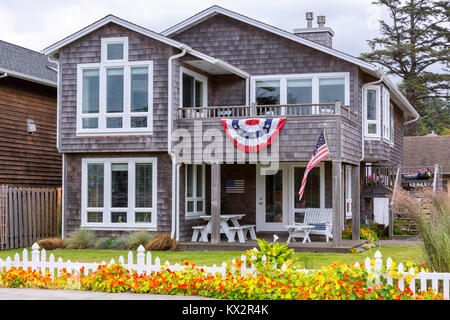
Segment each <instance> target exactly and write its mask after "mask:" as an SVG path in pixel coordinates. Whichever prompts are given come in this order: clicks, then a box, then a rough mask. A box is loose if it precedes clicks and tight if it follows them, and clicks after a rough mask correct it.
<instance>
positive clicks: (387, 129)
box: [382, 87, 394, 144]
mask: <svg viewBox="0 0 450 320" xmlns="http://www.w3.org/2000/svg"><path fill="white" fill-rule="evenodd" d="M382 95H383V99H382V103H383V140H384V141H386V142H388V143H389V144H393V141H392V139H391V130H394V127H393V125H392V119H391V117H392V114H391V112H392V110H391V107H392V104H391V99H390V93H389V91H388V90H387V89H386V88H385V87H383V93H382Z"/></svg>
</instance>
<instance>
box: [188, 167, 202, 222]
mask: <svg viewBox="0 0 450 320" xmlns="http://www.w3.org/2000/svg"><path fill="white" fill-rule="evenodd" d="M185 211H186V217H189V216H191V217H192V216H198V215H202V214H204V213H205V165H204V164H188V165H186V210H185Z"/></svg>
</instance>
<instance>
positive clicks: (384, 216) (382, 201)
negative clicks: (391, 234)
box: [373, 198, 389, 226]
mask: <svg viewBox="0 0 450 320" xmlns="http://www.w3.org/2000/svg"><path fill="white" fill-rule="evenodd" d="M373 217H374V220H375V223H378V224H382V225H384V226H388V225H389V198H373Z"/></svg>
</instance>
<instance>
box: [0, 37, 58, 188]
mask: <svg viewBox="0 0 450 320" xmlns="http://www.w3.org/2000/svg"><path fill="white" fill-rule="evenodd" d="M55 67H56V64H55V63H51V62H49V61H48V58H47V57H46V56H45V55H43V54H41V53H38V52H35V51H32V50H29V49H25V48H22V47H19V46H16V45H14V44H11V43H8V42H4V41H0V113H1V116H0V185H2V184H6V185H10V186H29V187H38V186H46V187H51V186H61V178H62V169H61V164H62V162H61V155H60V154H59V153H58V150H57V148H56V131H57V130H56V119H57V115H56V112H57V110H56V109H57V108H56V106H57V102H56V100H57V96H56V78H57V72H56V69H55Z"/></svg>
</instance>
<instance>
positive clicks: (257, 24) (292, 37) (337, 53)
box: [161, 5, 419, 118]
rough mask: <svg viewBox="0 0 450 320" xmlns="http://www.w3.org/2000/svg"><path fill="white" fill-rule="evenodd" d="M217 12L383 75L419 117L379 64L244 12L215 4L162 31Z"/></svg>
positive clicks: (402, 104)
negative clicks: (245, 14)
mask: <svg viewBox="0 0 450 320" xmlns="http://www.w3.org/2000/svg"><path fill="white" fill-rule="evenodd" d="M217 14H223V15H225V16H228V17H230V18H233V19H236V20H239V21H241V22H244V23H247V24H249V25H252V26H254V27H257V28H260V29H263V30H266V31H269V32H272V33H274V34H276V35H279V36H281V37H284V38H286V39H289V40H292V41H294V42H297V43H300V44H302V45H305V46H308V47H311V48H314V49H317V50H319V51H322V52H324V53H327V54H330V55H332V56H335V57H337V58H340V59H342V60H346V61H348V62H350V63H353V64H355V65H357V66H359V67H361V69H362V70H363V71H364V72H367V73H369V74H371V75H373V76H375V77H378V78H381V77H383V82H384V83H385V84H386V85H387V86H388V87H389V89H390V90H391V91H392V92H393V95H394V97H395V98H396V99H397V101H398V103H399V106H400V108H402V109H403V110H404V111H406V112H407V113H409V114H410V115H411V116H412V117H414V118H418V117H419V114H418V113H417V111H416V110H415V109H414V107H413V106H412V105H411V104H410V103H409V101H408V100H407V99H406V98H405V97H404V96H403V94H402V93H401V92H400V91H399V89H398V88H397V86H396V85H395V84H393V83H392V82H391V81H390V80H389V79H388V78H387V76H386V74H385V72H384V71H383V70H381V69H380V68H378V67H377V66H375V65H373V64H371V63H368V62H366V61H363V60H361V59H358V58H356V57H353V56H351V55H349V54H346V53H344V52H341V51H338V50H336V49H333V48H329V47H327V46H323V45H321V44H318V43H316V42H313V41H310V40H307V39H304V38H301V37H299V36H297V35H295V34H293V33H290V32H288V31H285V30H282V29H279V28H277V27H274V26H271V25H269V24H266V23H264V22H261V21H257V20H255V19H252V18H249V17H247V16H244V15H242V14H239V13H236V12H234V11H231V10H228V9H225V8H222V7H220V6H217V5H214V6H212V7H210V8H208V9H206V10H203V11H201V12H199V13H197V14H196V15H194V16H192V17H190V18H188V19H186V20H184V21H182V22H180V23H178V24H176V25H174V26H173V27H170V28H169V29H167V30H165V31H163V32H161V34H162V35H164V36H167V37H172V36H174V35H176V34H178V33H180V32H183V31H184V30H187V29H189V28H191V27H193V26H195V25H197V24H199V23H201V22H203V21H205V20H207V19H209V18H211V17H213V16H215V15H217Z"/></svg>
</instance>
